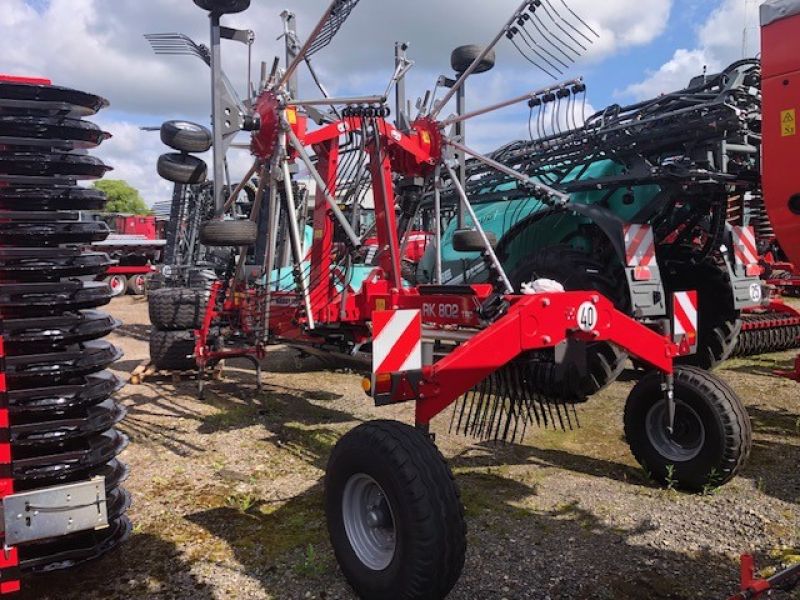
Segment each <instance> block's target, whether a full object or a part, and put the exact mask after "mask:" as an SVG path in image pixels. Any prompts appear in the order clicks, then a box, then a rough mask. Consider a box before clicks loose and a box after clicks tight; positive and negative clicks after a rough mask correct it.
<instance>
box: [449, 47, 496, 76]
mask: <svg viewBox="0 0 800 600" xmlns="http://www.w3.org/2000/svg"><path fill="white" fill-rule="evenodd" d="M481 52H483V47H482V46H475V45H468V46H459V47H458V48H456V49H455V50H453V53H452V54H451V55H450V66H451V67H453V70H454V71H455V72H456V73H463V72H464V71H466V70H467V69H469V67H470V66H471V65H472V63H473V62H475V59H476V58H478V57H479V56H480V55H481ZM494 63H495V52H494V50H492V51H491V52H489V54H487V55H486V56H485V57H484V58H483V60H482V61H481V62H480V63H479V64H478V68H477V69H475V71H474V72H475V73H485V72H486V71H491V70H492V69H493V68H494Z"/></svg>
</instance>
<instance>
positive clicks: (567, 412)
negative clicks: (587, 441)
mask: <svg viewBox="0 0 800 600" xmlns="http://www.w3.org/2000/svg"><path fill="white" fill-rule="evenodd" d="M563 404H564V416H565V417H567V425H569V430H570V431H572V430H573V429H574V428H573V427H572V418H570V416H569V404H568V403H567V402H564V403H563ZM573 406H574V404H573Z"/></svg>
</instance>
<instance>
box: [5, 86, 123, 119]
mask: <svg viewBox="0 0 800 600" xmlns="http://www.w3.org/2000/svg"><path fill="white" fill-rule="evenodd" d="M108 105H109V103H108V100H106V99H105V98H101V97H100V96H95V95H94V94H87V93H86V92H80V91H78V90H73V89H70V88H65V87H59V86H55V85H35V84H28V83H11V82H0V114H14V113H22V114H30V113H34V114H35V113H42V114H48V113H54V114H61V113H74V114H76V115H80V116H88V115H93V114H94V113H96V112H97V111H99V110H101V109H103V108H106V107H108Z"/></svg>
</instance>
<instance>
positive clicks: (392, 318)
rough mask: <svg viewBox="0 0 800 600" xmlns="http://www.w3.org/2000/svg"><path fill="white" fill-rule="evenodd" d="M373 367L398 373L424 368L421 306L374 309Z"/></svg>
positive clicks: (381, 370)
mask: <svg viewBox="0 0 800 600" xmlns="http://www.w3.org/2000/svg"><path fill="white" fill-rule="evenodd" d="M372 325H373V337H372V371H373V373H376V374H380V373H397V372H400V371H412V370H416V369H421V368H422V316H421V314H420V311H418V310H385V311H378V312H374V313H372Z"/></svg>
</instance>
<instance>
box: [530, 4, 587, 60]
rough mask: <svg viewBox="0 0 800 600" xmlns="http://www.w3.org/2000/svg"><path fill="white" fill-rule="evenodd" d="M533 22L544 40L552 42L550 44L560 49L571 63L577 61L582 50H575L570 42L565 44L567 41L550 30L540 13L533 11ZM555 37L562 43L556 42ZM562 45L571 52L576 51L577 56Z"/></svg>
mask: <svg viewBox="0 0 800 600" xmlns="http://www.w3.org/2000/svg"><path fill="white" fill-rule="evenodd" d="M531 22H532V23H533V26H534V27H535V28H536V30H537V31H538V32H539V34H540V35H541V36H542V38H543V39H544V40H546V41H547V43H548V44H550V45H551V46H552V47H553V48H555V49H556V50H558V51H559V52H560V53H561V54H563V55H564V57H565V58H566V59H567V60H568V61H569V62H571V63H574V62H575V59H576V58H577V56H580V52H578V51H577V50H575V49H574V48H573V47H572V46H570V45H569V44H565V43H564V42H563V41H562V40H561V38H559V37H558V36H557V35H555V34H554V33H553V32H552V31H550V30H549V29H548V28H547V25H545V22H544V20H543V19H542V18H541V17H540V16H539V15H538V13H533V20H532V21H531ZM540 26H541V28H540ZM542 29H544V33H543V32H542ZM553 39H556V40H558V42H559V44H561V45H559V44H556V43H555V42H554V41H553ZM561 46H564V48H567V49H569V51H570V52H574V53H575V54H576V55H577V56H572V55H570V54H567V53H566V52H565V51H564V48H562V47H561Z"/></svg>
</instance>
